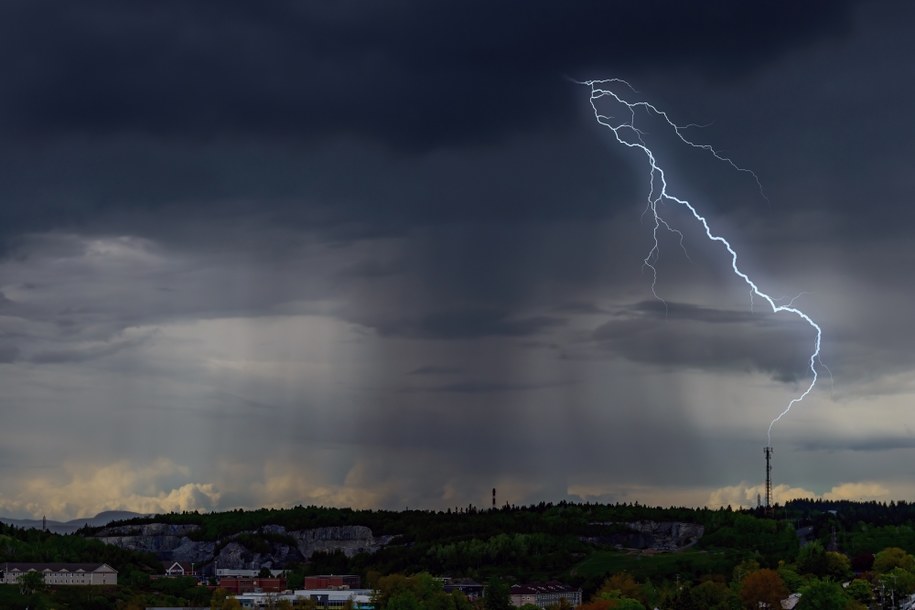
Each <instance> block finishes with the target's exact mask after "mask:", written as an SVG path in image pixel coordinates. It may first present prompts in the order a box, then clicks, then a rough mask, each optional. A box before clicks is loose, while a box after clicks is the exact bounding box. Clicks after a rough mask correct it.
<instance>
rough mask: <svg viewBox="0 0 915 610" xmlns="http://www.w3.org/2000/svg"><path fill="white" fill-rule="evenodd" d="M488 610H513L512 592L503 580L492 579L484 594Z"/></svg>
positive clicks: (485, 605)
mask: <svg viewBox="0 0 915 610" xmlns="http://www.w3.org/2000/svg"><path fill="white" fill-rule="evenodd" d="M483 606H484V607H485V608H486V610H512V604H511V590H510V589H509V586H508V585H507V584H505V582H504V581H503V580H502V579H501V578H492V579H490V581H489V583H488V584H487V585H486V589H485V591H484V593H483Z"/></svg>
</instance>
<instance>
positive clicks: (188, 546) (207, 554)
mask: <svg viewBox="0 0 915 610" xmlns="http://www.w3.org/2000/svg"><path fill="white" fill-rule="evenodd" d="M198 529H199V528H198V527H197V526H196V525H168V524H165V523H150V524H147V525H122V526H117V527H108V528H105V529H103V530H100V531H99V532H98V533H97V534H96V536H95V537H96V538H98V539H99V540H101V541H102V542H104V543H106V544H113V545H116V546H119V547H122V548H127V549H132V550H136V551H147V552H151V553H154V554H155V555H156V556H157V557H159V558H160V559H162V560H166V561H187V562H194V563H195V564H197V565H208V564H212V563H213V562H214V561H215V562H216V565H218V566H219V567H220V568H230V569H259V568H261V567H272V568H278V567H283V566H286V565H288V564H289V563H292V562H295V561H303V560H306V559H308V558H310V557H311V556H312V555H313V554H314V553H315V552H318V551H323V552H333V551H342V552H343V553H345V554H346V555H347V556H348V557H352V556H353V555H356V554H358V553H374V552H375V551H377V550H379V549H380V548H381V547H383V546H384V545H385V544H387V543H388V542H390V540H391V538H392V536H379V537H376V536H374V535H373V534H372V530H370V529H369V528H367V527H364V526H361V525H356V526H341V527H319V528H314V529H307V530H292V531H287V530H286V528H284V527H282V526H279V525H268V526H265V527H263V528H261V529H260V530H258V531H256V532H253V531H251V532H241V533H239V534H234V535H232V536H229V537H227V538H225V539H221V540H217V541H215V542H205V541H195V540H192V539H191V538H190V535H191V534H192V533H193V532H195V531H197V530H198ZM252 540H255V541H256V544H253V543H252ZM251 547H254V548H251Z"/></svg>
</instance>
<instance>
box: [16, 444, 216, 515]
mask: <svg viewBox="0 0 915 610" xmlns="http://www.w3.org/2000/svg"><path fill="white" fill-rule="evenodd" d="M188 479H189V471H188V469H187V468H186V467H183V466H181V465H178V464H176V463H174V462H172V461H171V460H169V459H167V458H157V459H155V460H154V461H152V462H150V463H148V464H133V463H131V462H129V461H126V460H122V461H118V462H115V463H111V464H104V465H99V464H93V463H86V462H68V463H65V464H64V465H63V466H62V468H61V470H60V472H59V474H58V475H56V476H53V477H51V476H32V477H30V478H28V479H27V480H18V481H17V480H15V479H13V480H10V481H8V484H7V485H6V486H5V490H4V492H3V493H2V494H0V510H2V511H3V513H4V514H7V515H28V516H33V517H37V516H40V515H47V516H48V517H49V518H52V519H57V520H68V519H75V518H79V517H91V516H94V515H96V514H98V513H100V512H102V511H105V510H129V511H135V512H138V513H163V512H171V511H184V510H210V509H212V508H213V507H214V506H216V505H217V504H218V503H219V497H220V494H219V492H218V491H217V489H216V488H215V486H214V485H213V484H212V483H200V482H193V481H190V480H188Z"/></svg>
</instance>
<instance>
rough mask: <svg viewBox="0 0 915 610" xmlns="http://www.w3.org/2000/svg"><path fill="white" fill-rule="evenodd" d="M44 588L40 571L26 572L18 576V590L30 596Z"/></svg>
mask: <svg viewBox="0 0 915 610" xmlns="http://www.w3.org/2000/svg"><path fill="white" fill-rule="evenodd" d="M44 590H45V584H44V574H42V573H41V572H34V571H30V572H26V573H25V574H23V575H22V576H20V577H19V592H20V593H22V595H26V596H31V595H35V594H36V593H40V592H41V591H44Z"/></svg>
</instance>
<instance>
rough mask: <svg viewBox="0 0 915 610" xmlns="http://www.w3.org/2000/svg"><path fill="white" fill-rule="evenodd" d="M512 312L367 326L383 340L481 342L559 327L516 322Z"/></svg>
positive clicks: (548, 321)
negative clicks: (458, 340)
mask: <svg viewBox="0 0 915 610" xmlns="http://www.w3.org/2000/svg"><path fill="white" fill-rule="evenodd" d="M512 314H513V312H511V311H508V310H501V309H489V308H482V309H478V308H476V309H475V308H465V309H454V310H448V311H434V312H430V313H426V314H421V315H419V316H409V317H400V318H396V319H390V320H381V321H377V322H371V323H366V324H367V325H368V326H371V327H373V328H374V329H375V330H376V331H377V332H378V334H380V335H382V336H388V337H392V336H396V337H411V338H415V339H478V338H481V337H524V336H528V335H535V334H538V333H540V332H542V331H544V330H546V329H549V328H553V327H556V326H559V325H561V324H562V323H563V320H562V319H561V318H557V317H553V316H529V317H521V318H516V317H513V315H512Z"/></svg>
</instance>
